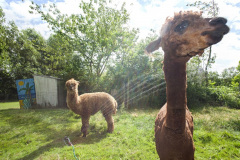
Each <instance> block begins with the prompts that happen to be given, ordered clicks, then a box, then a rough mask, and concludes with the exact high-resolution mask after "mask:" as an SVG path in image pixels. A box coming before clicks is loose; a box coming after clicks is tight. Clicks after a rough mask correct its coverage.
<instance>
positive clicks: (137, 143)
mask: <svg viewBox="0 0 240 160" xmlns="http://www.w3.org/2000/svg"><path fill="white" fill-rule="evenodd" d="M0 105H2V103H0ZM191 111H192V112H193V115H194V123H195V130H194V143H195V148H196V151H195V159H197V160H201V159H239V158H240V118H239V115H240V110H237V109H229V108H226V107H202V108H194V109H191ZM157 113H158V110H156V109H149V110H146V109H145V110H144V109H135V110H130V111H122V112H120V111H118V112H117V114H116V115H115V116H114V119H115V130H114V132H113V133H112V134H109V133H106V130H107V125H106V122H105V120H104V118H103V116H102V115H101V114H100V113H98V114H96V115H94V116H92V117H91V119H90V128H89V134H88V136H87V138H83V137H81V136H80V128H81V119H80V118H79V116H77V115H75V114H73V113H72V112H71V111H69V110H66V109H55V110H53V109H51V110H50V109H49V110H47V109H42V110H20V109H6V108H5V109H4V110H0V118H1V121H0V138H1V141H0V159H6V160H7V159H11V160H14V159H17V160H18V159H38V160H42V159H54V160H55V159H62V160H64V159H68V160H72V159H74V156H73V151H72V147H71V146H67V145H66V144H65V143H64V141H63V139H64V137H65V136H68V137H69V138H70V139H71V142H72V143H73V144H74V147H75V152H76V156H77V157H78V158H79V159H81V160H82V159H84V160H85V159H86V160H89V159H94V160H95V159H158V155H157V153H156V150H155V142H154V121H155V117H156V114H157Z"/></svg>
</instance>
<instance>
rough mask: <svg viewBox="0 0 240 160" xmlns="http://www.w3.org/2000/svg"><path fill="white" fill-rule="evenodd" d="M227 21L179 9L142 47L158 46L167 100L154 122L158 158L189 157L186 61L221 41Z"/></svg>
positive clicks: (150, 49)
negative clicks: (151, 40)
mask: <svg viewBox="0 0 240 160" xmlns="http://www.w3.org/2000/svg"><path fill="white" fill-rule="evenodd" d="M226 22H227V20H226V19H224V18H221V17H218V18H202V15H201V13H198V12H192V11H188V12H180V13H177V14H175V15H174V17H173V18H167V19H166V22H165V24H164V25H163V27H162V29H161V33H160V34H161V37H160V38H158V39H157V40H155V41H153V42H151V43H150V44H149V45H148V46H147V47H146V52H147V53H151V52H153V51H155V50H157V49H158V48H159V47H162V49H163V51H164V53H165V54H164V62H163V63H164V67H163V70H164V74H165V80H166V85H167V89H166V93H167V103H166V104H165V105H164V106H163V107H162V108H161V109H160V111H159V113H158V115H157V117H156V121H155V139H156V140H155V141H156V149H157V152H158V155H159V157H160V159H161V160H170V159H171V160H193V159H194V151H195V147H194V144H193V117H192V115H191V112H190V111H189V110H188V107H187V95H186V87H187V78H186V63H187V61H188V60H189V59H190V58H191V57H193V56H196V55H202V53H203V52H204V49H205V48H207V47H209V46H211V45H213V44H216V43H218V42H220V41H221V39H222V38H223V35H225V34H227V33H228V31H229V28H228V27H227V26H226Z"/></svg>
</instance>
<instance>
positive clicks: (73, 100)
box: [67, 92, 79, 110]
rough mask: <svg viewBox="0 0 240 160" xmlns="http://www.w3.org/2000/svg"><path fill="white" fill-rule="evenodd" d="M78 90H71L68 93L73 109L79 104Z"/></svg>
mask: <svg viewBox="0 0 240 160" xmlns="http://www.w3.org/2000/svg"><path fill="white" fill-rule="evenodd" d="M78 97H79V96H78V92H71V93H68V94H67V101H68V104H69V107H70V108H71V109H72V110H73V109H74V108H75V107H76V106H77V104H78Z"/></svg>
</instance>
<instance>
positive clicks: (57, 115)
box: [0, 109, 107, 160]
mask: <svg viewBox="0 0 240 160" xmlns="http://www.w3.org/2000/svg"><path fill="white" fill-rule="evenodd" d="M0 117H1V120H2V122H3V123H7V124H8V125H7V127H6V128H3V130H2V131H1V133H3V134H5V135H9V137H7V139H9V140H10V141H12V144H14V145H15V147H17V148H20V147H24V146H26V148H25V147H24V148H25V149H24V150H25V153H23V154H22V156H21V158H19V157H15V158H16V159H18V160H26V159H35V158H37V157H39V156H41V155H42V154H44V153H45V152H48V151H50V150H51V149H53V148H63V147H64V146H67V144H66V143H65V142H64V137H65V136H68V137H69V138H70V140H71V142H72V143H73V144H74V145H78V144H93V143H97V142H99V141H101V140H102V139H104V138H106V136H107V133H106V130H105V129H102V128H101V126H95V127H94V128H92V129H91V128H89V135H88V136H87V137H86V138H83V137H81V135H80V127H81V125H80V124H79V128H77V129H76V127H72V126H74V125H75V126H76V123H81V119H74V118H73V117H72V114H71V113H70V111H69V110H63V109H60V110H59V109H58V110H54V109H51V110H50V109H49V110H46V109H42V110H1V111H0ZM90 127H91V124H90ZM9 128H11V129H10V130H9ZM13 129H14V132H13ZM10 132H13V133H17V134H13V133H12V134H8V133H10ZM2 143H4V141H2ZM31 145H32V148H36V149H35V150H34V151H32V149H31ZM33 146H34V147H33ZM37 146H40V147H37ZM26 150H31V151H26ZM6 151H7V150H6ZM23 152H24V151H23Z"/></svg>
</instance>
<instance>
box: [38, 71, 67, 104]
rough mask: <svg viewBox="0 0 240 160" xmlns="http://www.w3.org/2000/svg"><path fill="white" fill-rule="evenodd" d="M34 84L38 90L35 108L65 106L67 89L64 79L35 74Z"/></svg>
mask: <svg viewBox="0 0 240 160" xmlns="http://www.w3.org/2000/svg"><path fill="white" fill-rule="evenodd" d="M34 84H35V91H36V106H35V108H65V107H67V103H66V90H65V89H64V88H65V83H64V81H63V80H62V79H59V78H55V77H50V76H42V75H34Z"/></svg>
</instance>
